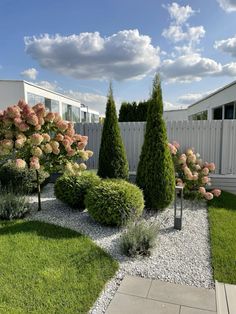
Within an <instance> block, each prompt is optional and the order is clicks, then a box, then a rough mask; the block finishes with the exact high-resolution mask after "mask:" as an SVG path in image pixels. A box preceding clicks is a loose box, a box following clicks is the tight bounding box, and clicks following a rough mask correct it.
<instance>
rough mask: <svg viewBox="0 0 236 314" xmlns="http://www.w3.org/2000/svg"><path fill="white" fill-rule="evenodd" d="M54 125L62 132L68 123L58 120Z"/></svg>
mask: <svg viewBox="0 0 236 314" xmlns="http://www.w3.org/2000/svg"><path fill="white" fill-rule="evenodd" d="M56 126H57V127H58V129H59V130H60V131H62V132H64V131H66V130H67V128H68V124H67V122H66V121H63V120H60V121H58V122H57V123H56Z"/></svg>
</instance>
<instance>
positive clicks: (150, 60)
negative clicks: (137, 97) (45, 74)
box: [25, 30, 160, 80]
mask: <svg viewBox="0 0 236 314" xmlns="http://www.w3.org/2000/svg"><path fill="white" fill-rule="evenodd" d="M25 50H26V52H27V53H28V54H29V55H30V56H31V57H32V58H33V59H35V60H37V61H38V62H39V64H40V65H41V66H42V67H43V68H47V69H50V70H54V71H56V72H58V73H60V74H63V75H67V76H71V77H75V78H77V79H101V80H102V79H109V80H110V79H115V80H124V79H133V78H136V79H139V78H142V77H144V76H146V75H147V74H148V73H149V72H151V71H153V70H156V68H157V67H158V66H159V62H160V58H159V55H160V49H159V47H154V46H153V45H152V44H151V38H150V37H149V36H144V35H141V34H139V31H138V30H124V31H120V32H118V33H116V34H113V35H112V36H109V37H101V35H100V34H99V33H98V32H95V33H80V34H79V35H70V36H61V35H55V36H50V35H48V34H44V35H41V36H40V37H36V36H33V37H25Z"/></svg>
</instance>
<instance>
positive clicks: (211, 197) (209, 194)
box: [204, 192, 214, 201]
mask: <svg viewBox="0 0 236 314" xmlns="http://www.w3.org/2000/svg"><path fill="white" fill-rule="evenodd" d="M204 197H205V199H206V200H208V201H210V200H212V199H213V197H214V196H213V194H212V193H210V192H206V193H205V194H204Z"/></svg>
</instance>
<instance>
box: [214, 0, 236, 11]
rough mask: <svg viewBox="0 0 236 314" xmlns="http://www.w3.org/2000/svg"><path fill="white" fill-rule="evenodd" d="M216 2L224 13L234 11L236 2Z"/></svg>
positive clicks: (233, 0) (228, 0) (232, 0)
mask: <svg viewBox="0 0 236 314" xmlns="http://www.w3.org/2000/svg"><path fill="white" fill-rule="evenodd" d="M217 2H218V3H219V4H220V7H221V8H222V9H223V10H225V11H226V12H233V11H236V0H217Z"/></svg>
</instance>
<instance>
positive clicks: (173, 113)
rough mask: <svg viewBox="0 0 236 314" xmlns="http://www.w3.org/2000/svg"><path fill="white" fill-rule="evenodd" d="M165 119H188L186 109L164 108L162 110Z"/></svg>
mask: <svg viewBox="0 0 236 314" xmlns="http://www.w3.org/2000/svg"><path fill="white" fill-rule="evenodd" d="M163 117H164V119H165V120H166V121H183V120H188V114H187V109H175V110H166V111H164V112H163Z"/></svg>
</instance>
